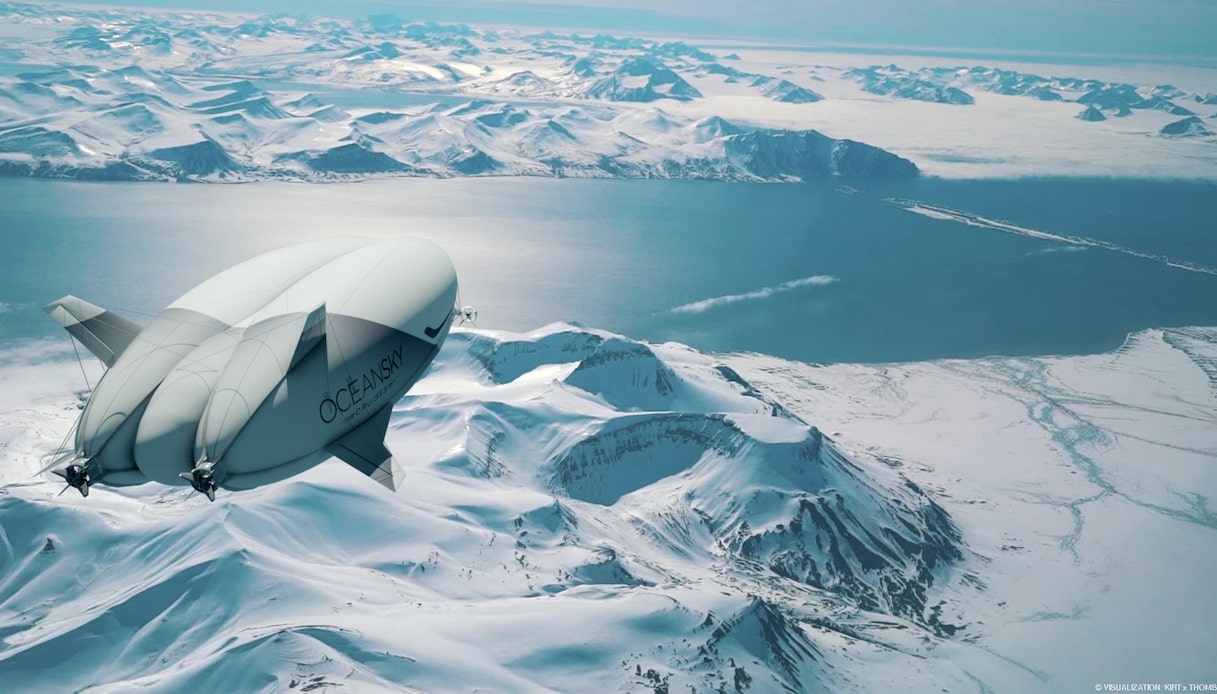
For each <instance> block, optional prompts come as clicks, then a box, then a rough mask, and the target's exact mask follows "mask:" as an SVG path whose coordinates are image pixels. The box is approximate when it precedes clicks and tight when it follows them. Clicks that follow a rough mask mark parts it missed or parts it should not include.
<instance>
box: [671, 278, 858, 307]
mask: <svg viewBox="0 0 1217 694" xmlns="http://www.w3.org/2000/svg"><path fill="white" fill-rule="evenodd" d="M837 281H839V280H838V279H837V278H836V277H833V276H832V275H812V276H811V277H804V278H803V279H799V280H790V281H789V282H783V283H781V284H775V285H773V286H772V287H761V288H760V289H754V290H752V291H750V292H744V293H743V294H728V295H726V296H716V297H714V298H711V299H702V300H701V301H694V302H693V303H691V304H684V305H682V306H677V307H676V308H674V309H671V311H670V312H671V313H705V312H706V311H708V310H710V309H712V308H717V307H719V306H726V305H727V304H735V303H739V302H741V301H753V300H756V299H768V298H769V297H771V296H773V295H774V294H781V293H783V292H789V291H792V290H795V289H798V288H800V287H815V286H822V285H825V284H832V283H833V282H837Z"/></svg>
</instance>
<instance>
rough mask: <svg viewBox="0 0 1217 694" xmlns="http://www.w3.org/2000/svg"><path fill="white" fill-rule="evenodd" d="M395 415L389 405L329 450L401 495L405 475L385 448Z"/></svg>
mask: <svg viewBox="0 0 1217 694" xmlns="http://www.w3.org/2000/svg"><path fill="white" fill-rule="evenodd" d="M392 413H393V405H391V404H390V405H385V407H384V409H382V410H381V411H380V412H377V413H376V414H375V415H373V416H372V418H371V419H369V420H368V421H366V422H364V423H363V424H361V425H360V426H359V428H357V429H355V430H353V431H352V432H351V433H349V434H347V435H346V436H343V437H342V438H340V439H338V440H337V441H335V442H334V443H331V444H330V445H329V446H327V447H326V450H327V451H329V452H330V454H331V455H333V456H335V457H337V458H339V459H341V460H342V461H343V462H344V463H346V464H347V465H350V466H351V467H353V468H355V469H356V470H358V471H360V472H362V473H363V474H365V475H367V476H368V477H371V478H372V479H373V480H376V481H377V482H379V483H381V484H383V485H384V486H386V487H388V488H389V489H390V490H392V491H397V489H398V488H399V487H400V486H401V482H402V479H403V478H405V472H403V471H402V469H401V466H400V465H398V464H397V461H396V460H394V459H393V454H392V453H391V452H389V449H388V448H386V447H385V432H386V431H388V429H389V415H391V414H392Z"/></svg>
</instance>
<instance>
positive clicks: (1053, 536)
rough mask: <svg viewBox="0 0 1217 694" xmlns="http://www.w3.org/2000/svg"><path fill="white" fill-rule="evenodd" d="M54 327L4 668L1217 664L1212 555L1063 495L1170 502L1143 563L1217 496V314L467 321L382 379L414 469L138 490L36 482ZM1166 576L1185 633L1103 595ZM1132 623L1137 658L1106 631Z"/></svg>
mask: <svg viewBox="0 0 1217 694" xmlns="http://www.w3.org/2000/svg"><path fill="white" fill-rule="evenodd" d="M45 351H46V350H45V349H43V348H41V347H38V346H34V347H32V348H31V349H29V350H24V351H21V350H18V351H15V352H11V353H6V354H4V355H3V364H4V366H3V368H0V382H3V383H4V384H5V386H6V387H5V389H4V390H5V394H4V397H5V398H6V400H5V402H6V405H7V404H9V403H11V404H12V407H11V408H9V409H6V410H5V411H4V414H3V415H0V441H2V442H3V448H2V449H0V530H2V532H0V677H2V678H3V681H4V683H5V686H6V687H10V688H14V689H15V690H17V691H32V690H43V689H46V688H48V687H50V688H55V689H73V690H75V689H81V688H88V690H89V691H129V690H130V689H132V688H140V687H149V688H152V689H154V690H158V691H160V690H176V691H182V690H190V691H201V690H206V691H211V690H227V689H240V690H242V691H249V690H253V689H257V690H265V691H275V690H284V689H302V690H313V689H323V688H327V687H345V688H349V689H355V690H359V691H402V690H403V689H405V690H423V691H436V690H452V689H460V690H471V689H491V690H512V691H542V690H547V691H572V690H588V689H591V688H603V689H609V690H631V691H639V690H642V691H656V692H659V691H681V690H686V689H688V688H690V687H693V688H696V689H698V690H714V691H734V690H740V691H743V690H750V691H783V690H785V691H814V690H820V689H831V690H836V691H875V690H876V689H882V688H885V687H891V686H895V685H896V684H899V685H900V686H903V687H907V688H912V689H916V690H930V689H935V690H937V689H946V690H950V691H959V690H970V689H977V690H980V691H989V690H997V689H1003V688H1013V689H1018V690H1020V691H1027V690H1037V689H1046V690H1047V689H1061V688H1068V687H1069V686H1072V685H1073V684H1075V683H1076V681H1077V678H1078V677H1079V676H1080V677H1081V678H1083V680H1084V681H1095V680H1096V678H1098V679H1100V680H1101V679H1102V678H1103V677H1113V678H1117V679H1121V680H1128V681H1133V680H1137V681H1139V680H1140V679H1151V680H1152V679H1153V677H1154V676H1155V675H1156V671H1154V670H1153V669H1152V666H1149V665H1146V663H1150V662H1153V663H1162V665H1161V667H1167V668H1171V669H1172V671H1173V672H1176V673H1177V676H1178V677H1180V678H1183V679H1188V680H1189V681H1205V679H1204V678H1205V677H1206V676H1212V675H1213V674H1214V673H1213V672H1212V671H1211V669H1209V670H1206V668H1211V660H1207V659H1204V658H1199V657H1195V656H1196V654H1198V653H1199V652H1200V651H1202V650H1203V649H1204V648H1206V647H1207V644H1208V643H1211V639H1206V638H1205V637H1204V633H1203V632H1204V630H1208V632H1209V636H1212V633H1211V630H1212V624H1213V622H1212V620H1211V619H1209V617H1211V614H1208V616H1206V614H1207V613H1206V612H1205V610H1203V609H1200V608H1199V607H1198V605H1199V604H1200V603H1197V602H1196V600H1201V601H1203V598H1202V597H1201V596H1200V595H1199V594H1198V593H1197V592H1196V591H1197V590H1200V591H1201V592H1203V593H1207V584H1206V583H1203V577H1204V576H1208V575H1211V572H1210V571H1209V569H1210V568H1211V566H1212V560H1211V553H1205V552H1199V551H1192V552H1191V554H1184V555H1171V556H1172V557H1173V560H1174V561H1175V562H1176V563H1174V564H1172V566H1175V567H1176V569H1178V570H1179V571H1180V572H1181V574H1180V575H1182V576H1194V577H1196V581H1200V583H1196V582H1193V583H1188V582H1186V581H1184V582H1182V583H1180V582H1179V581H1174V582H1172V583H1171V587H1170V588H1169V589H1167V588H1164V587H1163V586H1164V584H1161V583H1159V584H1151V583H1146V582H1145V581H1144V580H1143V579H1142V577H1141V574H1139V573H1137V572H1131V573H1130V572H1128V571H1125V570H1124V569H1122V568H1121V567H1122V566H1123V565H1122V564H1120V563H1118V562H1117V563H1116V564H1114V565H1113V564H1111V561H1112V556H1113V554H1112V552H1111V544H1110V543H1111V542H1112V541H1118V542H1119V543H1121V544H1122V543H1125V542H1128V541H1129V535H1128V534H1127V533H1128V532H1130V531H1129V530H1127V529H1126V528H1127V527H1128V526H1126V525H1120V524H1117V525H1116V526H1113V527H1112V529H1110V530H1108V529H1105V526H1104V525H1103V524H1101V523H1100V524H1098V525H1092V524H1090V523H1085V524H1084V527H1083V522H1082V521H1080V520H1077V519H1078V518H1089V517H1090V516H1091V514H1092V513H1100V512H1101V511H1103V510H1104V508H1105V502H1104V500H1107V503H1118V504H1120V505H1119V506H1118V508H1119V509H1121V510H1122V511H1123V513H1125V514H1126V515H1127V516H1128V517H1136V518H1142V517H1152V518H1157V519H1161V520H1162V522H1165V523H1167V524H1168V525H1167V526H1162V527H1161V528H1160V529H1158V530H1155V531H1154V532H1155V533H1156V535H1155V537H1156V541H1155V544H1154V547H1145V548H1142V549H1141V550H1140V551H1139V552H1138V553H1137V557H1135V558H1134V559H1130V561H1133V562H1134V563H1135V565H1137V566H1140V565H1141V562H1143V561H1151V562H1152V561H1157V560H1158V559H1160V558H1161V557H1160V555H1161V554H1162V553H1163V552H1165V551H1168V550H1171V548H1177V549H1178V550H1180V551H1184V552H1187V551H1188V548H1191V549H1192V550H1195V548H1196V547H1198V545H1195V544H1194V543H1195V542H1200V541H1202V540H1205V539H1208V540H1211V537H1210V536H1211V533H1212V532H1213V526H1212V521H1211V519H1209V520H1205V519H1206V518H1207V516H1205V515H1204V511H1203V508H1202V506H1196V505H1189V504H1190V502H1187V499H1186V498H1185V499H1176V500H1174V501H1171V498H1170V495H1169V493H1168V492H1167V491H1166V490H1169V489H1171V488H1186V489H1190V490H1193V491H1194V492H1195V494H1196V495H1197V496H1196V497H1195V498H1197V499H1202V498H1205V497H1204V496H1203V495H1205V494H1210V493H1211V492H1212V491H1213V490H1212V489H1210V488H1209V486H1211V485H1209V486H1206V483H1205V482H1204V480H1203V479H1202V477H1201V476H1198V475H1197V474H1195V473H1196V469H1195V465H1197V464H1199V463H1200V458H1203V456H1205V455H1210V456H1211V455H1213V453H1214V451H1213V450H1212V447H1213V446H1214V444H1215V443H1217V442H1215V441H1214V440H1213V439H1212V437H1211V428H1210V426H1211V422H1207V423H1206V421H1204V415H1202V414H1201V413H1203V412H1206V411H1207V412H1211V411H1212V410H1213V409H1214V407H1215V406H1217V385H1215V384H1217V380H1213V379H1214V378H1215V374H1217V333H1215V332H1214V331H1212V330H1206V329H1199V328H1193V329H1182V330H1172V331H1152V332H1149V333H1144V334H1140V335H1137V336H1134V337H1133V338H1131V339H1130V341H1129V343H1128V344H1127V345H1126V346H1125V347H1124V348H1123V349H1121V350H1120V351H1119V352H1117V353H1115V354H1112V355H1099V356H1097V357H1075V358H1069V359H1055V360H1037V359H1021V360H981V361H977V362H936V363H932V364H910V365H894V366H881V367H863V366H849V365H842V366H834V367H820V366H814V365H808V364H797V363H793V362H786V361H783V360H779V359H775V358H771V357H765V356H763V355H709V354H702V353H699V352H696V351H695V350H692V349H690V348H688V347H685V346H683V345H679V344H674V343H669V344H661V345H656V344H647V343H641V342H637V341H634V340H630V339H628V338H625V337H622V336H619V335H614V334H611V333H606V332H603V331H599V330H592V329H588V328H583V327H580V326H575V325H568V324H555V325H551V326H549V327H547V328H544V329H542V330H539V331H536V332H533V333H529V334H527V335H518V334H510V333H502V332H491V331H484V330H462V331H458V332H454V333H453V335H452V336H451V337H450V338H449V340H448V342H447V343H446V344H445V346H444V349H443V350H442V352H441V354H440V356H439V358H438V359H437V361H436V362H435V364H434V365H433V367H432V368H431V370H430V372H429V373H428V375H427V376H426V377H425V378H424V379H423V380H422V381H420V382H419V384H418V385H417V386H416V388H415V389H414V390H413V391H412V392H411V393H410V394H409V395H408V396H407V397H406V398H404V399H403V400H402V401H401V403H400V404H399V405H398V406H397V407H396V408H395V411H394V414H393V418H392V421H391V426H390V434H389V437H388V438H389V445H390V447H391V448H392V449H393V450H394V451H395V454H396V457H397V458H398V460H399V461H401V463H402V464H403V465H404V467H405V468H406V469H407V471H408V482H407V485H406V487H405V488H404V489H403V490H402V491H401V492H400V493H398V494H396V495H393V494H389V493H387V492H386V491H385V490H384V489H383V488H381V487H379V486H377V485H374V484H371V483H369V482H368V481H367V480H366V479H364V478H363V477H361V476H359V475H358V474H356V473H354V472H353V471H351V470H349V469H348V468H346V467H345V466H342V465H338V464H333V463H325V464H322V465H321V466H319V467H318V468H315V469H314V470H312V471H310V472H308V473H306V474H304V475H301V476H299V477H297V478H293V479H291V480H288V481H286V482H284V483H281V484H278V485H275V486H272V487H267V488H262V489H258V490H253V491H250V492H243V493H233V494H227V495H221V496H220V497H219V498H218V499H217V501H216V503H215V504H208V503H207V502H206V501H205V500H203V499H201V497H198V496H197V495H193V496H192V495H191V494H190V493H188V491H189V490H182V489H165V488H162V487H154V486H152V485H147V486H145V487H137V488H127V489H121V490H116V489H112V488H103V487H98V488H96V489H95V491H94V493H93V494H91V495H90V496H89V497H88V498H81V497H79V496H76V495H74V494H71V495H63V496H56V493H57V492H58V491H59V489H60V486H59V484H58V483H57V482H55V481H51V480H47V479H38V478H32V477H31V476H32V475H33V474H34V472H35V471H36V470H37V469H38V468H39V467H41V465H42V464H43V461H44V460H45V459H46V457H47V456H49V455H51V454H52V453H53V452H54V450H55V448H56V446H57V445H58V443H59V441H60V440H61V439H62V438H63V434H64V432H66V431H67V430H68V428H69V427H70V425H71V423H72V420H73V418H74V417H75V416H76V414H77V413H78V412H79V407H80V399H79V397H83V394H81V395H79V396H73V395H72V394H71V388H70V387H68V386H67V384H69V383H71V382H72V376H73V375H74V376H76V377H77V378H79V373H78V372H77V371H76V365H75V364H72V363H70V362H65V361H50V362H48V361H46V354H45ZM1197 374H1199V375H1200V378H1199V380H1197V379H1196V378H1195V376H1196V375H1197ZM1205 374H1207V376H1205ZM1147 379H1148V380H1147ZM1142 381H1146V382H1153V383H1155V384H1156V386H1155V387H1154V388H1150V389H1143V388H1139V387H1135V386H1137V384H1140V383H1141V382H1142ZM1130 388H1131V389H1130ZM1112 398H1120V400H1114V399H1112ZM1120 403H1124V404H1123V405H1121V404H1120ZM1028 412H1030V413H1031V415H1030V418H1028V414H1027V413H1028ZM1096 413H1097V414H1096ZM1150 413H1153V414H1150ZM1172 413H1173V414H1172ZM1160 416H1161V417H1168V416H1170V417H1175V418H1174V419H1172V422H1173V424H1172V427H1173V429H1172V437H1171V440H1170V441H1169V442H1167V441H1163V442H1162V443H1155V442H1156V441H1158V437H1157V435H1155V434H1154V433H1152V431H1153V427H1154V426H1155V424H1154V422H1156V421H1157V419H1154V418H1157V417H1160ZM1151 419H1153V421H1150V420H1151ZM1100 422H1108V424H1099V423H1100ZM1094 426H1101V427H1102V428H1100V429H1093V430H1092V429H1089V428H1088V427H1094ZM1088 432H1089V433H1088ZM1206 432H1208V434H1206ZM1206 436H1207V440H1206ZM1205 451H1208V452H1207V453H1205ZM1126 454H1136V456H1137V457H1138V459H1141V458H1142V457H1146V456H1148V457H1149V458H1152V459H1154V460H1155V461H1156V464H1155V465H1154V466H1152V468H1153V469H1152V470H1148V469H1144V470H1142V469H1140V468H1138V467H1137V466H1135V465H1131V464H1130V461H1129V459H1128V458H1127V456H1126ZM1062 456H1064V458H1063V459H1062ZM1197 456H1199V457H1197ZM1168 461H1169V464H1168ZM1142 467H1144V466H1142ZM1077 471H1083V472H1084V473H1085V474H1084V475H1082V476H1072V475H1071V473H1073V472H1077ZM1161 475H1165V477H1160V478H1155V477H1154V476H1161ZM1151 479H1153V480H1156V481H1152V482H1151ZM1095 485H1098V486H1099V487H1100V490H1099V492H1097V493H1096V492H1095V491H1093V490H1092V487H1094V486H1095ZM1178 485H1183V486H1178ZM1159 490H1162V493H1161V494H1160V493H1159ZM1188 498H1190V497H1188ZM1185 502H1186V503H1185ZM1070 519H1072V520H1070ZM1155 527H1157V526H1155ZM1070 529H1071V530H1070ZM1064 531H1068V532H1069V534H1068V536H1067V537H1065V539H1062V537H1061V534H1060V533H1061V532H1064ZM1133 537H1137V536H1135V535H1134V536H1133ZM1070 557H1072V559H1069V558H1070ZM1180 557H1182V558H1180ZM1049 568H1050V569H1051V570H1049ZM1180 580H1182V579H1180ZM1095 582H1099V583H1101V584H1102V585H1105V586H1106V588H1105V589H1104V590H1092V584H1094V583H1095ZM1155 585H1156V587H1155ZM1163 590H1169V591H1171V594H1172V596H1174V597H1172V598H1170V599H1174V600H1183V601H1190V604H1191V605H1192V606H1193V609H1192V610H1191V611H1190V612H1189V613H1179V614H1176V615H1175V618H1174V619H1173V620H1171V626H1170V629H1169V630H1168V631H1164V632H1162V633H1161V634H1159V633H1157V632H1155V631H1153V630H1152V629H1151V630H1150V632H1149V633H1150V634H1151V635H1153V636H1155V638H1154V639H1150V640H1148V641H1146V640H1144V632H1137V633H1136V634H1132V635H1128V630H1127V629H1122V628H1119V627H1120V626H1124V625H1123V623H1122V622H1120V621H1119V618H1118V617H1117V618H1116V621H1115V622H1114V623H1113V622H1112V619H1113V616H1112V615H1113V614H1116V615H1118V614H1119V613H1118V612H1113V611H1112V609H1113V608H1112V605H1113V604H1115V605H1118V604H1120V603H1121V601H1122V600H1123V599H1124V598H1125V597H1126V596H1127V595H1128V592H1129V591H1134V592H1136V593H1137V594H1138V595H1139V597H1140V599H1148V598H1146V597H1145V596H1146V595H1156V594H1157V593H1161V592H1162V591H1163ZM1164 599H1165V598H1164ZM1079 610H1080V611H1081V612H1080V614H1081V615H1082V617H1076V615H1077V614H1079V612H1078V611H1079ZM1070 613H1073V614H1074V615H1075V617H1073V618H1071V617H1068V615H1069V614H1070ZM1053 614H1055V615H1059V616H1056V617H1051V616H1045V615H1053ZM1075 619H1081V620H1082V621H1074V620H1075ZM1087 619H1089V620H1098V621H1099V623H1100V624H1102V625H1104V626H1106V627H1111V628H1110V632H1109V633H1104V634H1098V633H1097V632H1088V633H1090V637H1091V638H1092V639H1093V641H1090V640H1086V639H1084V640H1083V641H1085V642H1086V643H1089V644H1091V645H1089V646H1086V648H1090V649H1092V651H1094V652H1091V651H1086V650H1085V648H1083V650H1082V655H1081V657H1083V658H1092V659H1095V660H1088V661H1085V662H1091V663H1092V666H1090V667H1091V668H1092V669H1093V670H1094V672H1091V670H1087V669H1086V667H1084V666H1082V667H1078V666H1075V667H1074V668H1073V670H1071V669H1070V668H1069V667H1062V666H1061V665H1060V663H1059V662H1056V661H1055V660H1054V657H1053V656H1052V655H1045V654H1043V653H1041V652H1039V651H1037V650H1036V647H1035V646H1036V645H1037V644H1039V645H1042V644H1049V645H1051V644H1053V643H1061V642H1062V639H1068V638H1069V637H1068V634H1069V633H1071V632H1070V629H1071V628H1072V625H1074V624H1086V623H1087V622H1086V620H1087ZM1197 620H1199V621H1197ZM1027 629H1030V632H1028V633H1029V634H1030V635H1031V636H1032V638H1031V640H1030V642H1029V641H1027V640H1020V639H1014V640H1011V639H1010V638H1009V635H1010V634H1011V633H1014V632H1015V631H1018V630H1024V631H1025V630H1027ZM1197 629H1199V630H1200V631H1197ZM1120 634H1125V636H1124V637H1121V636H1120ZM1172 634H1175V635H1172ZM1185 637H1186V638H1185ZM1122 638H1123V639H1125V640H1127V639H1131V640H1133V641H1135V642H1136V644H1137V648H1139V649H1141V651H1142V652H1143V653H1145V655H1144V656H1143V657H1142V658H1141V659H1140V660H1138V659H1136V658H1131V659H1129V660H1128V662H1126V663H1123V664H1121V663H1116V662H1114V661H1112V660H1111V658H1110V656H1109V657H1108V658H1107V659H1106V660H1104V659H1103V658H1101V657H1099V656H1096V655H1095V654H1094V653H1095V652H1097V653H1100V654H1101V653H1103V652H1111V651H1112V649H1113V648H1116V647H1115V646H1113V644H1119V643H1123V641H1122V640H1121V639H1122ZM1116 649H1117V650H1118V648H1116ZM1088 653H1089V655H1087V654H1088ZM65 654H67V655H66V656H65ZM1189 658H1191V659H1190V660H1189ZM1181 662H1182V663H1184V665H1183V666H1181V665H1180V663H1181ZM1094 663H1097V664H1094ZM1098 668H1102V669H1101V670H1099V669H1098ZM1105 673H1112V674H1105Z"/></svg>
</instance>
